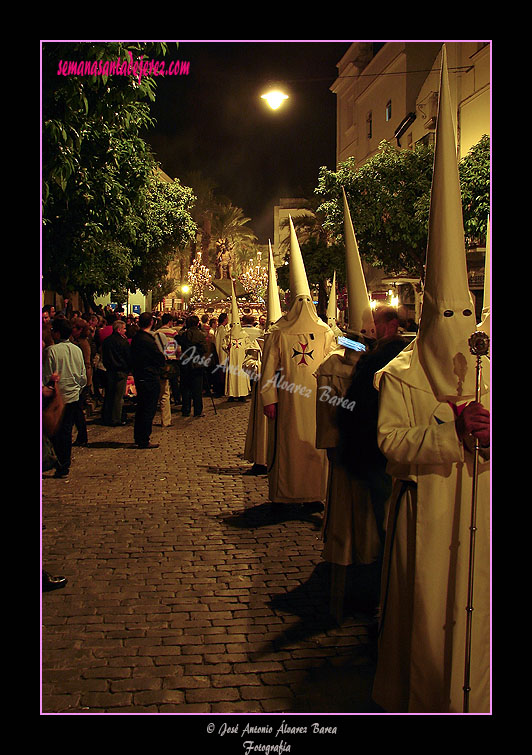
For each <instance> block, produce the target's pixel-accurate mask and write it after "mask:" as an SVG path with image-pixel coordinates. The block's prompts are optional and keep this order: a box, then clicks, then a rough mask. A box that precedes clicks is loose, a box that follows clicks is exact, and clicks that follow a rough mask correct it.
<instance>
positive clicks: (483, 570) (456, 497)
mask: <svg viewBox="0 0 532 755" xmlns="http://www.w3.org/2000/svg"><path fill="white" fill-rule="evenodd" d="M412 353H413V352H412V350H408V349H406V350H405V351H403V352H402V353H401V354H400V355H399V357H397V359H396V360H393V361H392V362H391V363H390V364H389V365H387V367H385V368H384V370H381V371H380V372H379V373H377V375H376V379H375V385H376V387H378V388H379V390H380V397H379V428H378V438H379V446H380V448H381V451H382V452H383V453H384V455H385V456H386V457H387V459H388V467H387V471H388V473H389V474H390V475H392V477H393V478H394V488H393V493H392V497H391V500H390V508H389V513H388V520H387V525H386V545H385V554H384V564H383V575H382V581H381V585H382V588H381V589H382V596H381V613H382V616H381V625H380V630H379V652H378V665H377V673H376V677H375V681H374V688H373V698H374V700H375V702H376V703H378V704H379V705H380V706H381V707H383V708H384V709H385V710H386V711H389V712H409V713H421V712H423V713H460V712H461V711H462V710H463V683H464V665H465V637H466V605H467V586H468V571H469V536H470V518H471V500H472V467H473V455H472V452H471V450H468V448H466V447H464V446H463V445H462V444H461V443H460V441H459V439H458V435H457V433H456V429H455V421H454V420H455V415H454V413H453V409H452V407H451V406H450V405H449V404H448V403H446V402H445V403H441V402H440V401H438V399H437V398H436V397H435V396H434V393H433V390H432V388H431V385H430V384H429V382H428V380H427V378H426V377H424V375H423V373H422V371H419V370H418V371H415V370H409V369H408V368H409V366H410V361H411V358H412ZM483 364H484V371H483V380H484V388H483V393H482V396H481V398H482V404H483V405H484V406H485V407H486V408H488V407H489V362H488V361H487V360H486V359H485V358H483ZM488 454H489V451H487V452H485V453H484V452H481V455H480V459H479V475H478V504H477V531H476V547H475V560H474V597H473V608H474V610H473V613H472V651H471V684H470V686H471V693H470V698H469V700H470V707H469V710H470V712H471V713H485V712H489V709H490V476H489V474H490V473H489V461H488V460H487V459H486V458H484V456H487V455H488ZM405 483H406V484H405Z"/></svg>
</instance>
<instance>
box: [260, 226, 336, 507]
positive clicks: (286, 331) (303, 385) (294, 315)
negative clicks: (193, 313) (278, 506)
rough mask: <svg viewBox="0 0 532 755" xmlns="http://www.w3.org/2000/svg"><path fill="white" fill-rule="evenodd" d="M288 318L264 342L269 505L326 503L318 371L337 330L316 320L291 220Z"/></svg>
mask: <svg viewBox="0 0 532 755" xmlns="http://www.w3.org/2000/svg"><path fill="white" fill-rule="evenodd" d="M290 238H291V254H290V292H291V294H292V298H293V301H292V305H291V307H290V310H289V312H288V313H287V314H286V315H284V316H283V317H281V318H280V319H279V320H278V321H277V322H276V324H275V325H273V326H272V328H271V332H270V334H269V335H268V336H267V338H266V339H265V343H264V351H263V356H262V374H261V382H260V391H261V396H262V403H263V406H268V405H269V404H277V416H276V419H274V420H269V422H270V429H271V432H270V433H269V445H270V456H269V464H268V466H270V472H269V475H268V482H269V495H270V500H271V501H273V502H277V503H305V502H310V501H322V502H323V501H325V496H326V488H327V456H326V452H325V451H324V450H322V449H317V448H316V377H315V375H314V373H315V371H316V368H317V367H318V366H319V365H320V364H321V362H322V361H323V360H324V359H325V357H326V356H327V355H328V354H329V352H330V351H331V350H332V349H333V348H334V345H335V339H334V334H333V332H332V330H331V329H330V328H329V326H328V325H326V324H325V323H324V322H323V321H322V320H321V319H320V318H319V317H318V315H317V313H316V309H315V307H314V303H313V301H312V298H311V296H310V290H309V287H308V282H307V279H306V274H305V270H304V266H303V259H302V256H301V251H300V249H299V244H298V242H297V237H296V234H295V230H294V226H293V224H292V219H290Z"/></svg>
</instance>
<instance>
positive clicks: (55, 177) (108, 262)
mask: <svg viewBox="0 0 532 755" xmlns="http://www.w3.org/2000/svg"><path fill="white" fill-rule="evenodd" d="M166 52H167V45H166V44H164V43H129V42H128V43H125V42H107V43H73V44H71V43H44V44H43V50H42V111H43V126H42V154H43V161H42V198H43V255H42V272H43V284H44V286H45V287H47V288H50V289H53V290H56V291H58V292H59V293H60V294H65V293H67V292H69V291H74V290H77V291H79V292H80V293H81V294H82V295H83V296H84V297H85V298H86V299H87V298H89V299H90V298H92V296H94V295H96V294H105V293H108V292H109V291H112V290H118V289H121V288H123V287H124V286H128V287H130V288H131V287H132V286H135V285H137V284H139V283H142V286H143V289H144V290H146V286H147V285H148V279H149V274H148V270H149V267H150V264H149V262H148V259H147V256H151V257H152V258H153V263H154V264H153V269H154V270H157V272H159V271H160V270H161V267H162V260H163V259H164V257H165V254H166V252H167V250H168V248H169V244H171V242H172V240H176V239H181V238H182V237H183V236H185V237H186V236H188V234H189V231H190V219H189V218H188V217H187V215H186V208H187V207H189V206H190V203H191V199H192V197H191V194H190V191H189V190H186V189H185V187H181V186H180V185H179V186H175V187H174V188H173V190H172V189H168V190H166V189H160V187H156V182H155V181H154V171H155V169H156V162H155V158H154V156H153V154H152V152H151V149H150V148H149V146H148V145H147V143H146V142H145V141H144V140H143V139H142V137H141V134H142V133H143V131H145V130H146V129H147V128H149V127H151V126H152V125H153V120H152V119H151V117H150V106H149V102H150V101H153V100H154V99H155V87H156V83H155V80H154V78H153V77H150V76H143V77H139V76H137V77H134V76H131V75H114V76H110V75H107V74H101V75H63V73H61V71H62V70H63V71H64V69H62V68H61V61H92V63H94V64H98V65H99V64H100V63H103V64H104V63H105V62H106V61H111V60H114V61H117V60H120V61H124V62H126V61H129V60H130V59H132V60H139V59H140V58H141V56H145V58H151V59H153V58H155V57H156V56H160V55H165V54H166ZM104 70H105V69H104ZM172 192H173V193H172ZM159 199H160V200H161V201H162V207H158V206H157V201H158V200H159ZM171 201H174V203H175V205H176V206H175V207H174V208H173V210H171V209H169V203H171ZM172 220H173V221H174V222H177V223H182V224H183V228H182V229H181V230H180V229H178V228H173V229H170V228H169V227H168V226H169V224H170V222H171V221H172ZM159 223H160V226H159V225H158V224H159ZM158 244H160V246H158Z"/></svg>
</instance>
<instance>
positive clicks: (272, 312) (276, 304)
mask: <svg viewBox="0 0 532 755" xmlns="http://www.w3.org/2000/svg"><path fill="white" fill-rule="evenodd" d="M268 245H269V250H270V253H269V259H268V292H267V294H266V330H268V329H269V328H270V327H271V326H272V325H273V323H274V322H277V320H278V319H279V318H280V317H281V316H282V314H283V313H282V311H281V302H280V300H279V289H278V288H277V276H276V274H275V265H274V262H273V252H272V245H271V242H270V241H269V240H268Z"/></svg>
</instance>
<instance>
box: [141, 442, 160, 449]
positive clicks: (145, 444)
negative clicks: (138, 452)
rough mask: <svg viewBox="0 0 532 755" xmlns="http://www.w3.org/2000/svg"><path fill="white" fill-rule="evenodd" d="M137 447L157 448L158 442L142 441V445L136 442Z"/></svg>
mask: <svg viewBox="0 0 532 755" xmlns="http://www.w3.org/2000/svg"><path fill="white" fill-rule="evenodd" d="M137 448H159V444H158V443H143V444H142V445H140V444H139V443H137Z"/></svg>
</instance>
